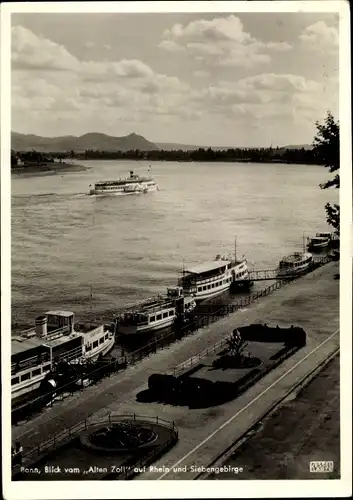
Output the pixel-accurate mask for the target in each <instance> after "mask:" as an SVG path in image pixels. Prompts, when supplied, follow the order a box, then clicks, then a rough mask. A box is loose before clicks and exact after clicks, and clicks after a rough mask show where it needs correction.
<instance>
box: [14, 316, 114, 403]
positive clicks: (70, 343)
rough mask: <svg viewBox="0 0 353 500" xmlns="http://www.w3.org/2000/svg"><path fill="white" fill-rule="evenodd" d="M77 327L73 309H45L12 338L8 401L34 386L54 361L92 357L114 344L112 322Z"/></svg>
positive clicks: (71, 360)
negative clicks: (33, 323) (27, 327)
mask: <svg viewBox="0 0 353 500" xmlns="http://www.w3.org/2000/svg"><path fill="white" fill-rule="evenodd" d="M77 330H78V328H77V325H75V324H74V313H73V312H71V311H48V312H47V313H45V315H42V316H39V317H37V318H36V321H35V328H31V329H29V330H26V331H24V332H22V333H21V334H20V335H16V336H13V337H12V339H11V400H12V404H14V403H16V401H17V400H19V399H20V398H23V397H24V396H27V395H28V393H30V392H32V391H35V390H36V389H38V388H39V386H40V384H41V382H42V380H43V379H44V378H45V377H46V376H47V375H48V373H49V372H51V371H52V369H53V367H54V366H55V365H56V364H57V363H60V362H62V361H65V362H67V363H77V362H80V361H84V360H95V359H97V358H98V356H99V355H105V354H107V352H109V351H110V350H111V349H112V348H113V346H114V342H115V332H114V328H113V327H112V325H99V326H96V327H94V328H92V327H90V326H89V327H85V326H84V325H80V327H79V330H78V331H77Z"/></svg>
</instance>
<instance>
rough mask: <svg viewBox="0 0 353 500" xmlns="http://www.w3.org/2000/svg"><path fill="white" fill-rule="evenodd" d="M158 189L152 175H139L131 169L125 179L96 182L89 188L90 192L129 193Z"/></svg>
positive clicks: (100, 193) (104, 193)
mask: <svg viewBox="0 0 353 500" xmlns="http://www.w3.org/2000/svg"><path fill="white" fill-rule="evenodd" d="M90 187H91V186H90ZM158 189H159V187H158V185H157V183H156V181H154V180H153V179H152V177H140V176H139V175H138V174H135V173H134V171H133V170H131V171H130V176H129V177H126V178H125V179H117V180H115V181H99V182H96V184H95V185H94V188H91V189H90V194H91V195H111V194H112V195H113V194H114V195H129V194H141V193H148V192H150V191H157V190H158Z"/></svg>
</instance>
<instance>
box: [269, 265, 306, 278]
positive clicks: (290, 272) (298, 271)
mask: <svg viewBox="0 0 353 500" xmlns="http://www.w3.org/2000/svg"><path fill="white" fill-rule="evenodd" d="M310 266H311V263H310V264H306V265H305V266H300V267H297V268H296V269H289V268H288V269H281V270H280V271H279V273H278V274H277V278H281V277H282V276H293V277H294V276H300V275H301V274H303V273H305V272H306V271H307V270H308V269H309V268H310Z"/></svg>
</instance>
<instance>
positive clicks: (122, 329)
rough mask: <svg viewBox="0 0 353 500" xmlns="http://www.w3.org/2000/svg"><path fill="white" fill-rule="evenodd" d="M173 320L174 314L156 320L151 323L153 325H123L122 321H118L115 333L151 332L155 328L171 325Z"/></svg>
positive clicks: (159, 328)
mask: <svg viewBox="0 0 353 500" xmlns="http://www.w3.org/2000/svg"><path fill="white" fill-rule="evenodd" d="M174 321H175V316H171V317H169V318H165V319H161V320H160V321H156V322H154V323H153V325H124V324H123V323H120V324H118V328H117V333H119V334H121V335H136V334H137V335H138V334H147V333H153V332H155V331H157V330H161V329H162V328H168V326H171V325H172V324H173V323H174Z"/></svg>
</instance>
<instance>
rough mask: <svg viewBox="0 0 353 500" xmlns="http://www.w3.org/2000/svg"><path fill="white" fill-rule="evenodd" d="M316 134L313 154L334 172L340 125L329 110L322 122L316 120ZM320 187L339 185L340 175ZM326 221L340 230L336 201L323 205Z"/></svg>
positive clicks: (336, 186) (337, 165)
mask: <svg viewBox="0 0 353 500" xmlns="http://www.w3.org/2000/svg"><path fill="white" fill-rule="evenodd" d="M316 128H317V134H316V136H315V137H314V141H313V150H312V152H313V154H314V155H315V157H316V158H317V160H318V163H323V164H324V166H325V167H326V168H328V169H329V171H330V172H336V171H337V170H339V168H340V126H339V122H338V121H337V122H336V121H335V119H334V117H333V115H332V114H331V112H330V111H328V112H327V116H326V118H325V121H324V123H323V124H320V123H318V122H316ZM320 187H321V189H327V188H330V187H335V188H337V189H338V188H339V187H340V176H339V174H336V175H335V176H334V177H333V178H332V179H329V180H328V181H326V182H324V183H323V184H320ZM325 209H326V215H327V222H328V223H329V224H330V225H331V226H332V227H333V228H334V229H335V232H336V233H337V234H339V230H340V207H339V205H337V204H336V203H335V204H333V205H331V204H330V203H326V205H325Z"/></svg>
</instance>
